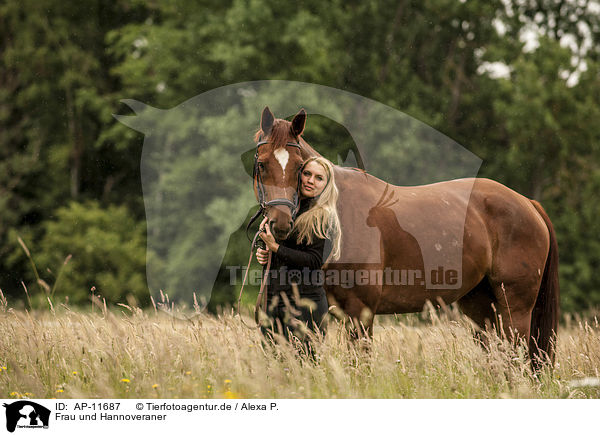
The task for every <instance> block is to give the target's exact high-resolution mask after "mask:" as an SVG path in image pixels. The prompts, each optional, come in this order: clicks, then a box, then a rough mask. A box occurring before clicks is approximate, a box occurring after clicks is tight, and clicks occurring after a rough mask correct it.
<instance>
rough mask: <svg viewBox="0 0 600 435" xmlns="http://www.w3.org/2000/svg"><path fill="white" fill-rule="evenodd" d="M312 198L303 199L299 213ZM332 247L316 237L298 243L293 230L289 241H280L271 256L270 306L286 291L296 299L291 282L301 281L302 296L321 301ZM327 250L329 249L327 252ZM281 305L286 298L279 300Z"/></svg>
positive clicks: (310, 203)
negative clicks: (324, 272) (325, 271)
mask: <svg viewBox="0 0 600 435" xmlns="http://www.w3.org/2000/svg"><path fill="white" fill-rule="evenodd" d="M312 201H313V200H312V199H303V200H301V201H300V208H299V210H298V216H299V215H301V214H302V213H304V212H305V211H306V210H308V209H309V208H310V207H311V205H312ZM330 249H331V243H330V242H329V240H327V239H320V238H318V237H316V236H315V237H313V242H312V243H310V244H307V243H300V244H298V243H297V242H296V235H295V234H294V233H292V234H291V235H290V236H289V237H288V238H287V239H286V240H283V241H281V242H280V243H279V249H278V250H277V252H273V254H272V257H271V269H270V273H269V276H268V280H267V292H268V293H267V298H268V305H269V306H270V305H271V301H272V299H273V297H274V296H275V295H279V294H280V292H285V294H286V295H287V297H288V299H289V300H290V302H292V301H293V291H292V284H291V283H292V282H296V283H297V284H298V290H299V293H300V296H301V297H303V298H308V299H314V300H318V297H320V295H321V293H322V292H324V290H323V278H324V275H323V271H322V270H321V267H323V262H324V260H325V259H326V258H327V257H326V256H325V255H324V254H325V253H327V255H329V253H328V251H329V250H330ZM326 251H327V252H326ZM279 305H280V306H283V301H282V299H281V298H280V299H279Z"/></svg>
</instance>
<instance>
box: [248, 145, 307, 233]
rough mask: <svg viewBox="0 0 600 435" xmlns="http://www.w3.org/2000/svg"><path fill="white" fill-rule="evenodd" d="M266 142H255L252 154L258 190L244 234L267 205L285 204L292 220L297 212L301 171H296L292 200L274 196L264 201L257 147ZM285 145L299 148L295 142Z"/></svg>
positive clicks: (253, 173) (253, 172)
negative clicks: (296, 182) (253, 209)
mask: <svg viewBox="0 0 600 435" xmlns="http://www.w3.org/2000/svg"><path fill="white" fill-rule="evenodd" d="M266 143H269V142H268V141H266V140H263V141H259V142H258V143H257V144H256V154H254V169H253V170H252V180H256V191H257V192H258V205H259V208H258V211H257V212H256V214H255V215H254V216H253V217H252V219H250V222H249V223H248V226H247V227H246V235H247V233H248V229H249V228H250V225H252V223H253V222H254V221H255V220H256V219H257V218H258V216H260V215H261V214H262V215H263V216H264V215H265V212H266V211H267V207H271V206H274V205H285V206H287V207H289V209H290V212H291V214H292V220H293V219H295V218H296V214H297V213H298V205H299V203H300V194H299V192H300V174H301V173H302V172H301V171H300V172H299V173H298V187H297V188H296V191H295V192H294V196H293V201H290V200H289V199H287V198H275V199H272V200H270V201H265V197H266V194H265V191H264V186H263V183H262V177H261V175H260V171H259V169H258V163H259V162H258V149H259V148H260V146H261V145H264V144H266ZM285 145H286V146H291V147H297V148H298V149H300V144H299V143H296V142H288V143H286V144H285Z"/></svg>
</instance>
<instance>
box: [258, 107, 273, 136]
mask: <svg viewBox="0 0 600 435" xmlns="http://www.w3.org/2000/svg"><path fill="white" fill-rule="evenodd" d="M274 121H275V116H273V113H272V112H271V109H269V106H265V108H264V109H263V111H262V115H261V117H260V129H261V130H262V131H263V133H264V134H265V135H267V134H269V133H270V132H271V128H273V122H274Z"/></svg>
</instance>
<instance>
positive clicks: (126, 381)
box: [121, 378, 131, 384]
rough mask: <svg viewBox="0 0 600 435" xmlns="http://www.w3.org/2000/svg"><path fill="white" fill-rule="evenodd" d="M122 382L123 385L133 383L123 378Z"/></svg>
mask: <svg viewBox="0 0 600 435" xmlns="http://www.w3.org/2000/svg"><path fill="white" fill-rule="evenodd" d="M121 382H123V383H125V384H128V383H130V382H131V381H130V380H129V379H127V378H123V379H121Z"/></svg>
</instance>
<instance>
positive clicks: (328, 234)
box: [294, 157, 342, 260]
mask: <svg viewBox="0 0 600 435" xmlns="http://www.w3.org/2000/svg"><path fill="white" fill-rule="evenodd" d="M310 162H316V163H318V164H319V165H321V166H322V167H323V169H325V173H326V175H327V184H326V185H325V188H324V189H323V192H321V194H320V195H319V196H318V197H317V198H316V202H315V204H314V205H313V206H312V207H311V208H309V209H308V210H307V211H305V212H304V213H302V214H301V215H300V216H298V218H297V219H296V222H295V224H294V233H295V234H296V240H297V243H303V242H306V243H308V244H310V243H312V241H313V237H314V236H317V237H319V238H321V239H329V240H331V242H332V245H333V246H332V249H331V253H330V254H329V257H328V259H333V260H337V259H339V258H340V250H341V239H342V231H341V225H340V219H339V217H338V213H337V207H336V204H337V199H338V195H339V192H338V188H337V186H336V185H335V179H334V176H333V164H332V163H331V162H330V161H329V160H327V159H326V158H324V157H310V158H309V159H308V160H306V162H304V165H303V166H302V169H301V170H302V171H304V168H305V167H306V165H308V164H309V163H310Z"/></svg>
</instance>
